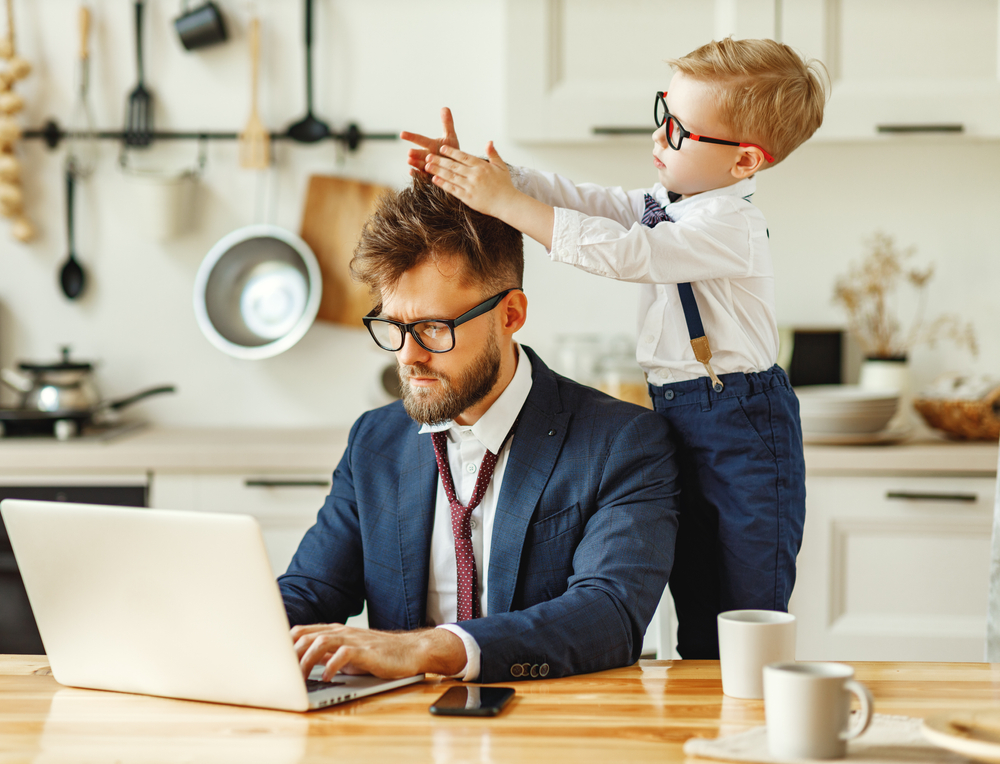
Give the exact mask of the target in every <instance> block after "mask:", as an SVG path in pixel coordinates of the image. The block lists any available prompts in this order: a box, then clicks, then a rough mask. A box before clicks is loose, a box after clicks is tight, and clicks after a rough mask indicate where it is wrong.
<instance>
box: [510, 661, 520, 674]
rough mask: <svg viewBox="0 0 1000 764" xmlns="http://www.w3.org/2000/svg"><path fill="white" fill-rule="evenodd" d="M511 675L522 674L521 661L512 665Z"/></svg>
mask: <svg viewBox="0 0 1000 764" xmlns="http://www.w3.org/2000/svg"><path fill="white" fill-rule="evenodd" d="M510 675H511V676H514V677H517V676H521V664H520V663H515V664H514V665H513V666H511V667H510Z"/></svg>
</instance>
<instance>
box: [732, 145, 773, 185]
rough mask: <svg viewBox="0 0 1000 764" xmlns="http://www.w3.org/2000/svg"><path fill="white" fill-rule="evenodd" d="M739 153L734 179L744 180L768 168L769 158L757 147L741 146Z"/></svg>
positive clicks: (734, 167)
mask: <svg viewBox="0 0 1000 764" xmlns="http://www.w3.org/2000/svg"><path fill="white" fill-rule="evenodd" d="M739 152H740V153H739V156H737V158H736V163H735V164H734V165H733V170H732V173H733V177H734V178H738V179H739V180H743V179H744V178H749V177H750V176H751V175H753V174H754V173H755V172H757V171H758V170H763V169H764V168H765V167H767V158H766V157H765V156H764V152H762V151H761V150H760V149H759V148H757V147H756V146H740V149H739Z"/></svg>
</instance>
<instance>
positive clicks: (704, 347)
mask: <svg viewBox="0 0 1000 764" xmlns="http://www.w3.org/2000/svg"><path fill="white" fill-rule="evenodd" d="M668 195H669V197H670V201H671V202H673V201H675V200H676V199H677V198H679V195H676V194H674V193H673V192H668ZM744 198H746V199H748V200H749V197H744ZM645 203H646V209H645V212H644V214H643V216H642V224H643V225H645V226H648V227H649V228H654V227H656V225H657V224H659V223H666V222H670V223H672V222H673V221H672V220H671V219H670V217H669V216H668V215H667V213H666V212H664V211H663V207H661V206H660V205H659V204H658V203H657V201H656V200H655V199H654V198H653V197H652V196H650V195H649V194H646V198H645ZM677 293H678V294H679V295H680V298H681V308H683V310H684V321H685V323H686V324H687V329H688V337H690V339H691V349H692V350H694V357H695V359H696V360H697V361H698V363H700V364H701V365H702V366H704V367H705V371H707V372H708V376H709V377H710V378H711V380H712V389H713V390H715V392H717V393H721V392H722V388H723V387H725V385H723V384H722V380H721V379H719V376H718V375H717V374H716V373H715V369H713V368H712V364H711V360H712V347H711V345H709V342H708V337H707V336H706V335H705V327H704V325H703V324H702V322H701V312H700V311H699V310H698V301H697V300H696V299H695V297H694V290H693V289H691V284H690V282H685V283H683V284H678V285H677Z"/></svg>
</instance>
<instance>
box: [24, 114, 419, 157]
mask: <svg viewBox="0 0 1000 764" xmlns="http://www.w3.org/2000/svg"><path fill="white" fill-rule="evenodd" d="M129 135H130V133H128V132H127V131H125V130H76V131H74V130H64V129H63V128H62V127H61V126H60V125H59V123H58V122H56V120H54V119H50V120H49V121H48V122H46V123H45V124H44V125H43V126H42V127H40V128H34V129H30V130H25V131H24V132H23V133H22V137H23V138H27V139H39V138H40V139H42V140H43V141H45V143H46V145H47V146H48V147H49V148H50V149H55V148H58V146H59V144H60V143H61V142H62V141H63V140H65V139H67V138H77V139H84V138H97V139H98V140H110V141H125V140H126V139H127V138H128V137H129ZM270 136H271V140H275V141H283V140H295V139H294V138H293V137H292V136H290V135H289V134H288V133H287V132H280V133H270ZM398 137H399V136H398V135H397V134H396V133H363V132H362V131H361V128H359V127H358V126H357V125H356V124H355V123H353V122H352V123H350V124H349V125H347V127H346V129H344V130H343V131H342V132H334V131H331V132H330V133H329V134H328V135H326V136H325V137H324V138H323V139H322V140H333V141H340V142H341V143H342V144H343V145H344V146H345V147H346V148H347V149H348V150H349V151H355V150H356V149H357V148H358V146H360V145H361V142H362V141H392V140H396V139H397V138H398ZM149 138H150V139H151V140H152V141H206V140H210V141H235V140H237V139H238V138H239V133H237V132H232V133H229V132H216V131H211V130H182V131H162V130H156V131H153V132H151V133H149ZM310 142H312V141H310Z"/></svg>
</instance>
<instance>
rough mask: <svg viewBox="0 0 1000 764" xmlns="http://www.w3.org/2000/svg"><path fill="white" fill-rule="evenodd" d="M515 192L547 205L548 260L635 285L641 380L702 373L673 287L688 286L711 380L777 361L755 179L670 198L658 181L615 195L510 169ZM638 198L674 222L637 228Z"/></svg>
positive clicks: (641, 206)
mask: <svg viewBox="0 0 1000 764" xmlns="http://www.w3.org/2000/svg"><path fill="white" fill-rule="evenodd" d="M510 169H511V177H512V179H513V180H514V184H515V186H516V187H517V188H519V189H520V190H522V191H524V192H525V193H527V194H529V195H530V196H533V197H535V198H536V199H539V200H541V201H543V202H545V203H546V204H550V205H552V206H553V207H555V224H554V226H553V230H552V249H551V250H550V251H549V256H550V257H551V259H552V260H555V261H559V262H564V263H569V264H570V265H574V266H576V267H577V268H581V269H582V270H585V271H588V272H590V273H595V274H597V275H599V276H606V277H608V278H613V279H617V280H619V281H634V282H637V283H639V284H640V285H641V286H640V296H639V312H638V328H637V334H638V337H637V339H638V345H637V349H636V360H637V361H638V362H639V365H640V366H641V367H642V368H643V370H644V371H645V372H646V374H647V375H648V378H649V381H650V383H652V384H654V385H662V384H666V383H669V382H677V381H680V380H685V379H695V378H697V377H703V376H705V374H706V372H705V367H704V366H702V365H701V364H700V363H699V362H698V361H697V360H696V359H695V357H694V351H693V350H692V348H691V344H690V336H689V334H688V330H687V323H686V322H685V320H684V311H683V309H682V307H681V302H680V296H679V294H678V292H677V286H676V285H677V284H679V283H684V282H691V288H692V289H693V291H694V294H695V299H696V300H697V302H698V309H699V312H700V313H701V320H702V324H703V325H704V328H705V334H706V335H707V337H708V341H709V344H710V345H711V347H712V352H713V358H712V367H713V368H714V369H715V371H716V373H718V374H726V373H730V372H738V371H739V372H755V371H763V370H765V369H769V368H770V367H771V366H773V365H774V364H775V362H776V361H777V358H778V326H777V320H776V317H775V309H774V270H773V267H772V264H771V254H770V249H769V247H768V240H767V222H766V221H765V219H764V216H763V215H762V214H761V212H760V210H758V209H757V208H756V207H755V206H754V205H753V204H751V203H750V202H749V201H748V200H747V197H749V196H750V195H751V194H753V192H754V190H755V188H756V180H755V179H754V178H747V179H745V180H741V181H740V182H738V183H735V184H734V185H732V186H727V187H726V188H718V189H714V190H712V191H705V192H703V193H700V194H696V195H694V196H691V197H688V198H686V199H680V200H678V201H676V202H671V201H670V200H669V198H668V197H667V190H666V189H665V188H664V187H663V186H662V185H661V184H659V183H657V184H656V185H655V186H653V188H651V189H637V190H635V191H624V190H623V189H621V188H604V187H603V186H598V185H595V184H583V185H579V186H577V185H574V184H573V182H572V181H570V180H567V179H566V178H563V177H561V176H559V175H554V174H552V173H543V172H538V171H536V170H529V169H526V168H521V167H511V168H510ZM645 194H649V195H650V196H652V197H653V198H654V199H656V201H657V202H658V203H659V204H660V205H662V206H663V208H664V211H665V212H666V213H667V215H668V216H669V217H670V219H671V220H672V221H673V222H671V223H661V224H660V225H658V226H656V227H655V228H648V227H646V226H644V225H642V223H641V220H642V215H643V212H644V210H645V201H644V196H645Z"/></svg>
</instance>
